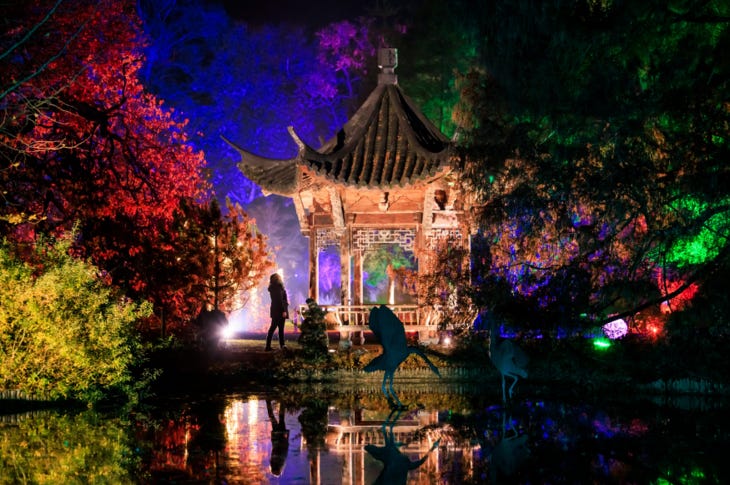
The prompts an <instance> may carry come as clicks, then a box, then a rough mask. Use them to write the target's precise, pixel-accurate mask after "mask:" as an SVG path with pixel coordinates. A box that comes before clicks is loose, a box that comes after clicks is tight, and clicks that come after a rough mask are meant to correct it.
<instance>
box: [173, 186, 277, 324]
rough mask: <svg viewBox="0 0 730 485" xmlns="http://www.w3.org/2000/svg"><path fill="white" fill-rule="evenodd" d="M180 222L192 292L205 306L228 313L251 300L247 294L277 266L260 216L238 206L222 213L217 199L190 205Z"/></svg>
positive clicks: (232, 206)
mask: <svg viewBox="0 0 730 485" xmlns="http://www.w3.org/2000/svg"><path fill="white" fill-rule="evenodd" d="M182 215H183V217H182V218H181V219H180V220H179V221H178V224H177V230H178V234H179V237H180V246H179V247H180V252H179V254H180V255H181V258H182V259H183V260H184V261H187V262H188V263H189V264H192V265H193V267H194V268H195V269H194V270H193V271H190V287H189V291H188V294H189V295H194V296H195V297H197V298H198V301H199V302H203V304H204V306H207V305H210V306H211V307H212V308H213V309H216V310H218V309H220V310H225V311H232V310H238V309H240V308H242V307H243V306H244V305H245V304H246V299H245V297H246V295H247V293H248V292H250V291H251V290H252V289H254V288H255V287H256V286H257V285H258V284H259V282H260V281H261V280H262V279H263V277H264V276H265V275H266V274H267V273H268V272H269V270H271V269H272V268H273V266H274V262H273V261H272V259H271V255H270V253H269V252H268V248H267V245H266V236H264V235H263V234H262V233H261V232H259V231H258V230H257V228H256V224H255V222H256V221H255V220H254V219H252V218H251V217H249V215H248V214H247V213H246V212H245V211H244V210H243V209H242V208H241V206H239V205H237V204H232V203H230V202H229V203H228V205H227V212H226V213H225V214H222V213H221V210H220V207H219V206H218V202H217V201H216V200H215V199H213V200H211V201H210V203H208V204H207V205H188V206H186V207H185V211H184V212H183V214H182Z"/></svg>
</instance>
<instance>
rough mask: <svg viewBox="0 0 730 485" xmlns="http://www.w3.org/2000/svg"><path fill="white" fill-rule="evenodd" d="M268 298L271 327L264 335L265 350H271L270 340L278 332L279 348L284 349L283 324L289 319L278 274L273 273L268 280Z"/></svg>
mask: <svg viewBox="0 0 730 485" xmlns="http://www.w3.org/2000/svg"><path fill="white" fill-rule="evenodd" d="M269 296H270V297H271V307H270V310H269V315H270V316H271V326H270V327H269V332H268V333H267V334H266V350H267V351H269V350H271V339H272V338H273V336H274V331H275V330H276V329H278V330H279V347H281V349H282V350H283V349H285V348H286V346H285V345H284V324H285V323H286V319H287V318H289V300H288V299H287V296H286V289H284V281H283V280H282V279H281V275H280V274H279V273H274V274H272V275H271V277H270V278H269Z"/></svg>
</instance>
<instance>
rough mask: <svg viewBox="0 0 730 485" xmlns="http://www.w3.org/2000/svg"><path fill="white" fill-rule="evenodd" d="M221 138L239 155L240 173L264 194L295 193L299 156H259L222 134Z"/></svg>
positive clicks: (287, 194)
mask: <svg viewBox="0 0 730 485" xmlns="http://www.w3.org/2000/svg"><path fill="white" fill-rule="evenodd" d="M221 138H222V139H223V141H225V142H226V143H228V144H229V145H230V146H231V147H232V148H233V149H234V150H236V151H237V152H238V153H239V155H240V156H241V161H240V162H238V164H237V166H238V169H239V170H240V171H241V173H243V174H244V175H245V176H246V177H248V178H249V179H250V180H251V181H252V182H254V183H256V184H257V185H259V186H260V187H261V190H262V191H263V192H264V194H265V195H268V194H277V195H283V196H287V197H291V196H292V195H293V194H294V193H296V191H297V181H298V172H299V168H298V166H297V163H298V161H299V156H297V157H296V158H290V159H275V158H266V157H261V156H259V155H255V154H253V153H251V152H249V151H248V150H245V149H244V148H241V147H240V146H239V145H237V144H236V143H234V142H232V141H231V140H229V139H227V138H226V137H224V136H223V135H221ZM300 152H301V147H300Z"/></svg>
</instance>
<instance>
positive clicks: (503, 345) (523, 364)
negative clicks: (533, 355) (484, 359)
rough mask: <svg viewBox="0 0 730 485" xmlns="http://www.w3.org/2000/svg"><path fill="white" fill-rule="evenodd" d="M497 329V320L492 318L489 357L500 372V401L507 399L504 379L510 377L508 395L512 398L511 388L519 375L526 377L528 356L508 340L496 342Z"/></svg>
mask: <svg viewBox="0 0 730 485" xmlns="http://www.w3.org/2000/svg"><path fill="white" fill-rule="evenodd" d="M498 338H499V329H498V326H497V322H495V321H494V320H492V321H491V322H490V324H489V358H490V359H491V361H492V364H494V367H496V368H497V370H498V371H499V373H500V374H502V401H503V402H506V401H507V393H506V392H505V379H506V378H507V377H511V378H512V379H513V382H512V385H511V386H509V397H510V399H512V390H513V389H514V387H515V385H516V384H517V381H518V380H519V378H520V377H522V378H523V379H525V378H527V363H528V362H529V361H530V358H529V357H528V356H527V354H526V353H525V352H524V351H523V350H522V349H521V348H519V347H518V346H517V345H515V344H514V343H513V342H511V341H509V340H502V341H501V342H498Z"/></svg>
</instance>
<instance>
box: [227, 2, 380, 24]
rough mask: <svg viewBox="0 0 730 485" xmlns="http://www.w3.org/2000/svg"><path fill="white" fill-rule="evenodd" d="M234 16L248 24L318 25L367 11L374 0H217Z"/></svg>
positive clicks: (353, 16) (363, 13)
mask: <svg viewBox="0 0 730 485" xmlns="http://www.w3.org/2000/svg"><path fill="white" fill-rule="evenodd" d="M218 1H219V2H222V3H223V5H224V7H225V9H226V11H227V12H228V13H229V14H230V15H231V16H232V17H234V18H238V19H241V20H244V21H246V22H247V23H249V24H261V23H293V24H297V25H302V26H309V27H312V28H318V27H321V26H324V25H326V24H327V23H330V22H333V21H339V20H346V19H352V18H355V17H358V16H361V15H365V14H366V13H367V10H368V8H371V7H373V6H374V5H375V0H372V1H368V0H359V1H358V0H311V1H307V0H268V1H267V0H257V1H252V0H218Z"/></svg>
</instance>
